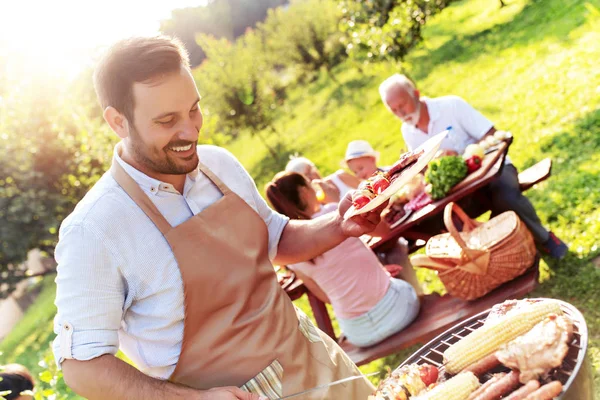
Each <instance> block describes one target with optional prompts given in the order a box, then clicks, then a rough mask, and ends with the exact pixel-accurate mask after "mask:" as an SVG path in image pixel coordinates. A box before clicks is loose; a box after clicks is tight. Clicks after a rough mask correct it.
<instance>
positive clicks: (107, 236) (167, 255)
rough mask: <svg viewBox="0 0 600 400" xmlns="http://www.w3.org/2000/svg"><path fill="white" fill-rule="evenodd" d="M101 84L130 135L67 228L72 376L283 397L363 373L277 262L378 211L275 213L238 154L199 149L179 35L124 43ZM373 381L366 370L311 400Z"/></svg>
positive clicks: (62, 303)
mask: <svg viewBox="0 0 600 400" xmlns="http://www.w3.org/2000/svg"><path fill="white" fill-rule="evenodd" d="M95 87H96V92H97V94H98V98H99V101H100V104H101V106H102V108H103V110H104V118H105V120H106V121H107V123H108V124H109V125H110V127H111V128H112V130H113V131H114V132H115V133H116V134H117V135H118V136H119V137H120V138H121V139H122V140H121V142H120V143H119V144H118V145H117V146H116V147H115V150H114V155H113V165H112V167H111V170H110V171H108V172H107V173H106V174H105V175H104V176H103V177H102V178H101V179H100V180H99V181H98V183H97V184H96V185H95V186H94V187H93V188H92V189H91V190H90V191H89V193H88V194H87V195H86V196H85V197H84V198H83V199H82V200H81V202H80V203H79V204H78V205H77V207H76V209H75V211H74V212H73V213H72V214H71V215H70V216H69V217H68V218H67V219H66V220H65V221H64V222H63V224H62V226H61V229H60V238H59V243H58V246H57V248H56V259H57V262H58V276H57V279H56V282H57V295H56V305H57V308H58V313H57V316H56V318H55V332H56V333H57V338H56V340H55V341H54V343H53V349H54V353H55V357H56V360H57V362H58V363H59V365H61V366H62V369H63V372H64V378H65V381H66V383H67V384H68V385H69V386H70V387H71V388H73V390H74V391H75V392H77V393H78V394H80V395H82V396H84V397H86V398H89V399H153V398H159V399H217V400H219V399H221V400H227V399H259V398H271V399H276V398H279V397H282V396H286V395H289V394H293V393H297V392H300V391H303V390H306V389H309V388H312V387H315V386H319V385H321V384H324V383H328V382H332V381H335V380H338V379H342V378H345V377H349V376H360V372H359V370H358V369H357V368H356V366H355V365H354V364H353V363H352V362H351V361H350V360H349V359H348V357H347V356H346V355H345V354H344V353H343V351H342V350H341V349H340V348H339V346H337V344H336V343H335V342H333V341H332V340H331V339H330V338H329V337H327V335H325V334H323V333H322V332H321V331H319V330H318V329H317V328H315V327H314V326H313V325H312V323H311V322H310V321H309V320H308V319H307V317H306V316H305V315H303V314H302V313H299V312H297V311H296V310H295V308H294V306H293V305H292V303H291V301H290V300H289V298H288V297H287V295H286V294H285V293H284V292H283V291H282V290H281V288H280V287H279V284H278V283H277V279H276V276H275V273H274V269H273V266H272V262H277V263H278V264H287V263H295V262H299V261H304V260H309V259H311V258H313V257H315V256H317V255H318V254H321V253H323V252H325V251H327V250H329V249H330V248H332V247H334V246H336V245H338V244H339V243H341V242H342V241H344V240H345V239H346V238H347V237H349V236H360V235H362V234H363V233H366V232H368V231H370V230H372V229H373V228H374V227H375V226H376V225H377V223H378V221H379V217H378V212H373V213H371V214H367V215H365V216H362V217H355V218H353V219H351V220H347V221H344V220H343V219H342V217H341V215H343V213H344V212H345V211H346V210H347V209H348V207H349V206H350V201H349V199H348V198H346V199H344V200H343V201H342V202H341V203H340V206H339V213H337V214H330V215H328V216H324V217H322V218H319V219H314V220H311V221H288V219H287V218H286V217H283V216H282V215H280V214H277V213H275V212H274V211H272V210H271V209H270V208H268V206H267V205H266V203H265V202H264V200H263V199H262V198H261V196H260V195H259V193H258V191H257V190H256V186H255V185H254V182H253V181H252V179H251V178H250V176H249V175H248V173H247V172H246V171H245V170H244V168H243V167H242V166H241V165H240V163H239V162H238V161H237V160H236V159H235V158H234V157H233V156H232V155H231V154H230V153H228V152H227V151H225V150H223V149H221V148H218V147H214V146H197V145H196V143H197V140H198V135H199V131H200V128H201V127H202V113H201V111H200V108H199V104H198V102H199V95H198V90H197V88H196V85H195V83H194V80H193V78H192V75H191V72H190V68H189V64H188V59H187V55H186V53H185V51H184V50H183V49H182V47H181V45H180V44H179V43H178V42H177V41H174V40H172V39H169V38H166V37H156V38H135V39H130V40H126V41H122V42H119V43H117V44H116V45H114V46H113V47H112V48H111V49H110V50H109V51H108V52H107V54H106V55H105V56H104V58H103V60H102V62H101V63H100V64H99V66H98V68H97V70H96V73H95ZM119 349H121V350H122V351H123V352H124V353H125V354H126V355H127V356H128V357H129V358H130V359H131V360H132V361H133V363H134V365H135V368H134V367H133V366H131V365H129V364H127V363H125V362H123V361H121V360H119V359H118V358H116V357H115V354H116V353H117V351H118V350H119ZM372 390H373V387H372V385H371V384H370V383H369V382H368V380H366V378H364V377H361V378H360V379H357V380H354V381H352V382H346V383H344V384H340V385H336V386H333V387H331V388H330V389H323V390H319V391H314V392H311V394H307V395H305V396H303V397H302V398H311V399H312V398H344V399H355V398H356V399H364V398H366V397H367V395H368V394H370V393H371V392H372ZM259 396H260V397H259Z"/></svg>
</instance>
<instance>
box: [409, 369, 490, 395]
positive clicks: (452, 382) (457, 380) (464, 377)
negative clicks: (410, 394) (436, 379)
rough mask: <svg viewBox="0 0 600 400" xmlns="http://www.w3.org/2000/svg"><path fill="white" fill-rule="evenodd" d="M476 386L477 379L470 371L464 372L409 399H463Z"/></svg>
mask: <svg viewBox="0 0 600 400" xmlns="http://www.w3.org/2000/svg"><path fill="white" fill-rule="evenodd" d="M478 387H479V379H477V377H476V376H475V375H473V373H471V372H464V373H461V374H458V375H456V376H455V377H453V378H450V379H448V380H447V381H446V382H444V383H441V384H439V385H437V386H436V387H434V388H433V389H431V390H430V391H428V392H426V393H424V394H422V395H420V396H417V397H414V398H412V399H411V400H465V399H466V398H467V397H469V395H470V394H471V393H473V392H474V391H475V390H476V389H477V388H478Z"/></svg>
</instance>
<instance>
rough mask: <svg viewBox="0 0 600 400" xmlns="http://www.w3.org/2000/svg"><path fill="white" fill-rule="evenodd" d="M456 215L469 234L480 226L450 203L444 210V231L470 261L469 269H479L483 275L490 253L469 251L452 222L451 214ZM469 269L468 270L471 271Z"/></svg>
mask: <svg viewBox="0 0 600 400" xmlns="http://www.w3.org/2000/svg"><path fill="white" fill-rule="evenodd" d="M453 212H454V213H456V215H457V216H458V218H460V220H461V221H462V222H463V224H464V229H463V230H464V231H465V232H469V231H471V230H473V229H475V227H477V226H479V225H481V224H480V223H479V222H477V221H475V220H473V219H471V218H469V216H468V215H467V214H466V213H465V212H464V211H463V209H462V208H460V207H459V206H458V205H457V204H456V203H454V202H450V203H448V205H447V206H446V208H445V209H444V224H445V225H446V229H448V232H450V235H452V237H453V238H454V240H456V243H458V245H459V246H460V248H461V249H462V251H463V254H464V255H465V256H466V258H467V259H468V260H469V261H470V263H469V264H471V268H474V269H479V270H480V272H481V273H485V271H487V266H488V263H489V259H490V253H489V252H488V251H487V250H475V249H471V248H470V247H469V246H467V244H466V243H465V241H464V240H463V238H462V236H461V235H460V232H459V231H458V229H456V226H455V225H454V221H453V220H452V213H453ZM471 268H470V269H471Z"/></svg>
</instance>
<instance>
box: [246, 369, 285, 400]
mask: <svg viewBox="0 0 600 400" xmlns="http://www.w3.org/2000/svg"><path fill="white" fill-rule="evenodd" d="M240 389H242V390H245V391H247V392H250V393H254V394H258V395H260V396H266V397H268V398H269V399H278V398H280V397H283V367H282V366H281V364H280V363H279V361H277V360H275V361H273V362H272V363H271V364H270V365H269V366H268V367H267V368H265V369H263V370H262V371H261V372H260V373H259V374H258V375H256V376H255V377H254V378H252V379H250V380H249V381H248V382H246V383H245V384H244V385H242V386H241V387H240Z"/></svg>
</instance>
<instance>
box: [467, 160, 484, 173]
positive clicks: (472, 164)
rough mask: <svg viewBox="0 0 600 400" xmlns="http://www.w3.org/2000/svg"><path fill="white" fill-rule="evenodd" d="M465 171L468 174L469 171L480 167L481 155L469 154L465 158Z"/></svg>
mask: <svg viewBox="0 0 600 400" xmlns="http://www.w3.org/2000/svg"><path fill="white" fill-rule="evenodd" d="M466 163H467V171H468V173H469V174H470V173H471V172H474V171H477V170H478V169H479V168H481V157H479V156H471V157H469V158H467V160H466Z"/></svg>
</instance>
